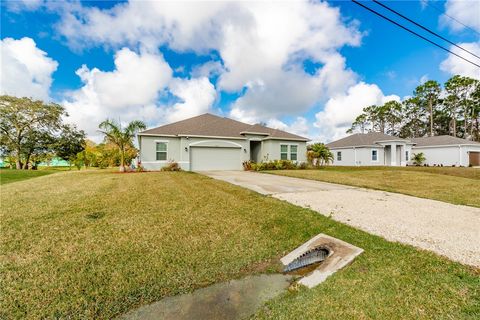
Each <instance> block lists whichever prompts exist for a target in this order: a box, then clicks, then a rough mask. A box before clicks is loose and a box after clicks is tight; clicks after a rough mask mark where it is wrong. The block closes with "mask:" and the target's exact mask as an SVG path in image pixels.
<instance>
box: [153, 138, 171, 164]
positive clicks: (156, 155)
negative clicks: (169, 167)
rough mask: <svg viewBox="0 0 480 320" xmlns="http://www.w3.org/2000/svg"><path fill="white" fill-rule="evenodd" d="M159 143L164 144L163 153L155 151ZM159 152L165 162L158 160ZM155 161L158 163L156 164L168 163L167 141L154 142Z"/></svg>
mask: <svg viewBox="0 0 480 320" xmlns="http://www.w3.org/2000/svg"><path fill="white" fill-rule="evenodd" d="M159 143H164V144H165V147H166V150H165V151H158V150H157V146H158V144H159ZM159 152H162V153H165V160H158V153H159ZM155 161H158V162H166V161H168V141H162V140H155Z"/></svg>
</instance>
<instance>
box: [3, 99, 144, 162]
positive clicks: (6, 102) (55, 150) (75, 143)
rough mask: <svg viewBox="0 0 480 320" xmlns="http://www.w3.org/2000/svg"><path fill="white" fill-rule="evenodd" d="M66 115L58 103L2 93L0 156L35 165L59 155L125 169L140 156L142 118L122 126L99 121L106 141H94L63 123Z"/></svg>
mask: <svg viewBox="0 0 480 320" xmlns="http://www.w3.org/2000/svg"><path fill="white" fill-rule="evenodd" d="M67 117H68V114H67V112H66V111H65V109H64V108H63V107H62V106H61V105H59V104H56V103H44V102H43V101H41V100H33V99H31V98H26V97H23V98H18V97H12V96H8V95H3V96H0V134H1V135H0V156H2V157H4V158H6V160H7V161H6V162H7V163H9V164H10V165H11V166H14V167H15V168H16V169H36V167H37V166H38V164H39V163H41V162H47V163H48V162H49V161H51V159H52V158H54V157H58V158H61V159H63V160H66V161H68V162H69V163H70V165H72V164H73V165H75V166H77V167H78V168H80V167H82V166H85V167H101V168H104V167H112V166H118V167H120V171H126V168H127V165H128V164H129V163H130V162H131V161H132V160H133V159H134V158H135V157H136V156H137V154H138V150H137V149H136V148H135V146H134V144H133V138H134V136H135V134H136V133H137V132H138V131H139V130H144V129H146V125H145V124H144V123H143V122H141V121H132V122H130V123H129V124H127V126H125V127H122V125H121V124H119V123H117V122H115V121H113V120H109V119H107V120H105V121H103V122H102V123H100V125H99V131H100V132H101V133H102V134H103V135H104V141H103V142H102V143H100V144H95V143H94V142H93V141H89V140H87V139H86V136H85V132H83V131H82V130H78V129H77V128H76V127H75V126H74V125H70V124H66V123H64V119H65V118H67Z"/></svg>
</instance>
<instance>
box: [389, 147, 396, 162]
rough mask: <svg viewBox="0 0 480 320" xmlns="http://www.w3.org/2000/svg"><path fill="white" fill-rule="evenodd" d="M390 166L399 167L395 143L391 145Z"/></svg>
mask: <svg viewBox="0 0 480 320" xmlns="http://www.w3.org/2000/svg"><path fill="white" fill-rule="evenodd" d="M390 165H391V166H396V165H397V145H396V144H395V143H392V144H391V145H390Z"/></svg>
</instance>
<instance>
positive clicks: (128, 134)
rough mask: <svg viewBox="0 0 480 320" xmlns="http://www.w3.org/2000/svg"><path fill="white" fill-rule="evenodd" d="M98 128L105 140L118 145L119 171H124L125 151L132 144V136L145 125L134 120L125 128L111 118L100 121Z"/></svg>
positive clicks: (144, 127) (143, 128)
mask: <svg viewBox="0 0 480 320" xmlns="http://www.w3.org/2000/svg"><path fill="white" fill-rule="evenodd" d="M99 128H100V129H101V130H100V132H102V133H103V134H104V135H105V139H106V140H107V142H111V143H113V144H115V145H116V146H117V147H118V150H119V151H120V172H124V171H125V152H126V150H127V148H128V147H130V146H132V145H133V138H134V137H135V135H136V134H137V132H138V131H140V130H145V129H146V128H147V126H146V125H145V123H143V122H142V121H138V120H134V121H132V122H130V123H129V124H128V125H127V126H126V127H125V128H122V126H121V124H119V123H117V122H115V121H113V120H109V119H107V120H105V121H103V122H102V123H100V125H99Z"/></svg>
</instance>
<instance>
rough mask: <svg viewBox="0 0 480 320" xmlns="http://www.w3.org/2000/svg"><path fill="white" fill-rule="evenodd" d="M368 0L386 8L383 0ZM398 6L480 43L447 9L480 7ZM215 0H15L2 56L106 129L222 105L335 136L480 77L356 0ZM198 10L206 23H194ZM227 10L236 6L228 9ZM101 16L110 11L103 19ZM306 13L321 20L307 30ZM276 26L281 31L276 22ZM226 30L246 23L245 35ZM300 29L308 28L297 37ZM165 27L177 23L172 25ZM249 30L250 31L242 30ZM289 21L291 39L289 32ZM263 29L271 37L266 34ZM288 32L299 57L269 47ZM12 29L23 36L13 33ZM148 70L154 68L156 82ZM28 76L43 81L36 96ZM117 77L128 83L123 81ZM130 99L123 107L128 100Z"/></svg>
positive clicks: (81, 118)
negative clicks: (195, 0) (108, 124)
mask: <svg viewBox="0 0 480 320" xmlns="http://www.w3.org/2000/svg"><path fill="white" fill-rule="evenodd" d="M364 3H365V4H367V5H368V6H370V7H372V8H375V9H377V10H378V11H381V12H382V13H385V12H386V11H385V10H384V9H382V8H381V7H379V6H378V5H376V4H374V3H372V2H364ZM384 3H385V4H387V5H389V6H390V7H392V8H394V9H396V10H398V11H400V12H401V13H403V14H405V15H407V16H408V17H410V18H411V19H414V20H416V21H418V22H421V23H422V24H423V25H425V26H427V27H429V28H431V29H432V30H434V31H436V32H439V33H441V34H442V35H444V36H445V37H447V38H449V39H450V40H452V41H454V42H457V43H466V44H468V45H469V46H470V47H469V48H471V50H479V34H478V33H477V32H476V31H474V30H471V29H468V28H465V27H464V26H462V25H460V24H458V23H457V22H455V21H453V20H452V19H449V18H448V17H445V16H443V13H445V11H447V12H448V13H450V15H456V18H457V19H458V20H459V21H462V22H464V23H465V24H469V25H470V26H471V27H472V28H473V29H476V28H477V29H476V30H478V28H479V25H480V22H478V21H475V16H473V18H472V14H471V11H472V9H475V8H476V7H475V6H477V7H478V6H479V5H478V2H473V1H449V3H447V2H444V1H430V2H423V3H422V2H420V1H389V2H384ZM211 4H212V3H204V4H203V6H202V5H201V4H200V5H198V8H195V10H192V11H191V12H190V13H188V14H189V15H190V16H188V14H186V15H185V14H183V13H178V12H177V10H178V11H181V10H182V9H183V8H187V7H188V6H190V5H191V3H178V4H177V7H178V8H176V7H171V6H170V7H167V8H164V7H163V6H162V5H159V6H158V7H160V8H159V9H158V13H157V12H155V14H157V15H158V16H155V15H154V14H153V13H152V11H153V10H152V8H153V7H155V8H156V7H157V6H156V5H154V6H153V7H152V8H147V7H148V6H149V3H148V2H143V3H142V2H140V3H133V4H131V3H126V2H123V3H117V2H114V1H103V2H88V1H82V2H68V3H63V4H62V3H59V2H53V3H52V2H44V1H33V2H30V3H27V4H23V3H22V2H18V1H16V2H13V3H12V2H2V10H1V30H2V32H1V37H2V42H3V43H2V46H3V47H5V48H6V49H5V50H9V51H4V49H3V48H2V55H4V56H6V55H8V54H9V55H11V57H8V59H13V60H14V62H15V63H14V64H13V67H11V66H10V65H9V66H8V67H7V66H6V64H7V62H8V61H10V60H7V59H4V60H3V62H2V74H3V76H2V78H3V79H2V83H3V85H2V91H3V92H4V93H9V94H15V95H29V93H31V94H30V95H32V96H34V97H38V98H43V99H49V100H54V101H57V102H60V103H62V104H64V105H66V107H67V110H68V111H69V113H70V114H71V115H72V118H71V121H72V122H74V123H75V124H77V126H79V127H80V128H81V129H84V130H86V131H87V132H88V133H89V134H90V135H91V136H92V137H93V136H94V135H95V130H94V129H95V125H96V124H95V123H94V122H95V121H97V122H100V121H101V120H102V118H104V117H114V118H117V117H118V118H119V119H120V120H121V121H128V120H131V119H133V118H136V117H137V118H141V119H143V120H145V121H147V122H148V124H149V125H150V126H155V125H159V124H162V123H165V122H169V121H175V120H179V119H182V118H185V117H188V116H191V115H195V114H197V113H203V112H213V113H218V114H222V115H225V116H230V117H233V118H237V119H239V120H243V121H247V122H257V121H264V122H267V124H268V125H270V126H275V127H278V128H281V129H285V130H291V131H294V132H296V133H300V134H303V135H308V136H309V137H311V138H314V139H318V140H331V139H333V138H337V137H339V136H341V135H343V134H344V131H345V128H346V127H347V126H348V125H349V122H350V121H351V120H352V119H353V118H354V117H355V116H356V114H358V112H359V111H360V110H361V108H362V107H364V106H365V105H364V104H372V103H381V102H384V101H386V100H389V99H401V98H403V97H405V96H407V95H409V94H411V93H412V91H413V90H414V88H415V86H416V85H418V84H419V83H421V81H425V80H426V79H435V80H438V81H440V82H444V81H445V80H447V79H448V78H449V77H450V76H452V74H454V73H459V72H460V73H463V74H464V75H469V76H474V77H475V76H476V77H478V73H477V71H478V69H477V70H475V69H472V68H470V67H469V66H468V65H465V63H463V61H461V60H459V59H458V58H452V57H449V55H448V54H447V53H446V52H444V51H442V50H440V49H438V48H436V47H434V46H433V45H431V44H429V43H426V42H425V41H423V40H421V39H418V38H416V37H414V36H413V35H411V34H409V33H407V32H405V31H403V30H401V29H399V28H398V27H397V26H394V25H392V24H390V23H389V22H387V21H385V20H382V19H380V18H379V17H377V16H375V15H373V14H372V13H370V12H368V11H366V10H365V9H363V8H361V7H359V6H357V5H356V4H354V3H352V2H350V1H328V3H323V4H322V3H320V2H318V1H317V2H311V3H306V4H302V5H294V6H293V7H292V8H293V9H292V8H289V9H288V10H290V11H291V12H294V13H292V14H291V15H290V14H289V11H288V10H278V14H277V12H274V13H269V11H271V10H267V9H268V8H269V7H268V6H271V8H274V7H276V6H279V5H278V4H276V3H270V4H265V5H264V6H263V7H261V8H253V9H252V8H250V4H249V3H241V5H238V11H239V12H241V13H242V14H235V15H233V14H231V12H232V9H231V8H230V7H227V8H226V9H225V8H222V7H221V6H220V5H219V3H216V4H217V5H218V6H219V8H215V9H211V8H210V7H212V6H211ZM472 6H473V7H472ZM313 8H314V9H315V10H318V11H312V9H313ZM469 8H470V9H469ZM297 9H298V13H297ZM479 9H480V8H479ZM142 10H145V12H143V11H142ZM222 10H226V11H222ZM147 11H148V14H147ZM274 11H275V10H274ZM310 11H312V12H310ZM473 11H475V10H473ZM197 12H198V16H200V18H199V19H200V20H201V21H200V22H198V23H197V24H195V23H193V22H190V21H189V20H195V19H191V18H194V17H195V16H196V15H197ZM223 12H228V13H227V14H226V15H227V18H225V14H224V13H223ZM285 12H286V13H285ZM141 14H147V16H146V17H145V21H142V19H139V20H140V21H131V20H129V19H134V20H135V17H138V16H139V15H141ZM230 14H231V15H232V16H229V15H230ZM250 14H251V15H252V16H253V17H254V18H251V17H250V16H249V15H250ZM282 15H285V16H282ZM389 16H392V15H391V14H389ZM72 17H74V18H75V19H72ZM98 17H101V19H98V20H95V19H96V18H98ZM290 18H291V20H290ZM477 18H478V20H480V17H478V16H477ZM107 19H110V20H107ZM149 19H150V20H151V21H149ZM156 19H158V30H156V28H157V26H156V24H155V22H156ZM162 19H165V20H166V21H167V22H162ZM182 19H184V20H182ZM253 19H257V20H256V23H255V22H251V20H253ZM268 19H271V22H270V20H268ZM472 19H473V20H472ZM169 20H172V21H174V23H169V22H168V21H169ZM303 20H304V21H303ZM397 20H398V19H397ZM297 21H301V22H302V23H303V22H304V24H305V25H306V26H307V27H308V28H307V29H305V28H303V27H301V26H300V27H297V26H296V23H297ZM162 23H163V24H162ZM109 24H111V29H109V26H108V25H109ZM276 24H278V26H279V30H278V32H276V30H275V28H270V27H269V26H275V25H276ZM212 25H213V27H212ZM225 25H232V28H233V29H234V31H231V30H230V29H228V28H224V27H225ZM257 25H258V26H257ZM284 25H285V29H282V28H283V27H284ZM290 26H291V28H292V29H293V30H296V31H292V35H290V31H289V30H290ZM162 28H164V29H166V30H168V31H166V32H163V31H159V30H160V29H162ZM169 28H171V29H169ZM242 28H247V31H246V32H245V33H242V32H241V30H242ZM297 28H298V29H297ZM302 28H303V29H302ZM309 28H310V29H311V28H316V29H315V30H313V31H312V30H309ZM340 28H341V29H340ZM197 29H198V30H197ZM237 29H238V30H237ZM143 30H145V31H143ZM218 30H221V31H218ZM239 30H240V31H239ZM282 30H283V32H284V33H286V34H285V38H286V39H288V40H285V41H283V39H282V34H281V32H282ZM332 30H335V32H332ZM337 30H339V31H338V35H337V34H336V32H337ZM415 30H418V29H415ZM117 31H118V32H117ZM203 31H204V33H202V32H203ZM217 32H218V34H217ZM250 32H251V33H250ZM130 33H131V34H130ZM322 33H325V34H322ZM257 34H261V36H258V39H257V38H256V37H257ZM263 36H265V37H263ZM25 37H27V38H30V39H31V40H33V43H31V42H29V44H28V45H27V43H26V42H24V43H23V44H24V45H25V46H20V47H16V46H15V41H20V40H21V39H24V38H25ZM252 37H253V38H252ZM277 37H278V40H275V41H272V45H271V46H275V45H278V46H279V47H278V56H285V57H284V58H283V60H282V59H280V58H279V59H278V61H276V60H277V56H276V55H275V54H276V51H275V48H272V47H271V46H268V45H266V46H265V48H263V47H262V45H263V44H264V43H265V41H264V40H265V39H267V42H268V39H270V38H275V39H277ZM316 37H318V39H317V38H316ZM7 38H11V39H9V41H8V42H7V41H6V39H7ZM250 39H253V40H251V41H253V44H250V43H249V41H250ZM299 39H301V41H299ZM312 39H313V40H312ZM4 40H5V41H4ZM255 41H258V42H255ZM262 41H263V42H262ZM288 41H290V42H288ZM310 42H311V43H310ZM337 42H338V43H337ZM438 42H439V43H442V45H444V46H445V47H450V46H449V45H448V44H446V43H444V42H442V41H440V40H438ZM292 47H295V48H297V47H298V49H297V50H293V49H290V48H292ZM257 48H260V49H258V51H257ZM15 50H22V52H24V54H25V55H27V54H26V53H25V52H26V51H28V50H31V51H32V52H31V56H30V58H29V57H28V56H27V57H23V58H22V57H20V56H21V55H18V52H17V51H15ZM269 50H271V52H270V51H269ZM239 51H241V52H239ZM4 52H7V53H4ZM42 52H43V53H42ZM15 53H17V54H15ZM22 55H23V54H22ZM119 56H121V57H123V58H122V59H119V60H121V61H123V63H124V64H125V65H126V66H128V65H136V66H137V67H135V68H131V69H132V70H131V69H129V68H128V67H120V66H119V63H117V64H116V63H115V59H116V57H117V58H118V57H119ZM18 57H20V58H18ZM34 57H37V58H38V59H44V60H45V61H43V62H44V67H42V70H40V71H38V70H36V69H40V67H38V65H42V66H43V64H41V63H39V62H38V61H39V60H35V59H34ZM22 59H23V60H22ZM262 59H263V61H262ZM17 60H18V61H17ZM447 60H448V61H447ZM133 61H136V62H133ZM272 61H274V62H272ZM477 62H478V60H477ZM29 63H30V64H32V65H37V67H36V68H35V67H32V66H30V65H29ZM135 63H138V64H135ZM17 65H18V68H17V67H16V66H17ZM82 66H84V67H83V69H82ZM142 66H144V67H145V69H142ZM15 68H17V69H15ZM97 69H98V70H97ZM32 70H33V71H32ZM78 70H82V71H81V72H80V73H82V74H83V78H82V77H80V76H79V71H78ZM95 70H97V71H98V72H97V71H95ZM135 70H139V71H138V72H140V70H144V71H143V72H144V73H145V74H149V77H152V78H148V77H147V76H145V77H142V74H136V73H135V72H136V71H135ZM148 70H158V72H160V70H163V71H164V73H165V75H162V76H157V75H156V74H155V71H152V74H151V75H150V72H148ZM8 72H12V73H15V75H18V74H22V72H23V73H28V74H25V76H24V77H23V76H22V77H21V78H20V80H17V81H16V82H15V83H9V82H8V80H6V79H5V78H4V77H6V74H8ZM35 72H36V73H35ZM321 73H322V74H321ZM39 79H40V80H39ZM28 81H31V85H32V86H35V89H32V90H30V91H28V87H29V84H28V83H27V82H28ZM129 81H131V83H129ZM117 84H119V86H118V87H119V88H120V89H118V90H111V88H110V87H111V86H114V85H117ZM39 86H42V88H39ZM122 86H124V88H125V89H124V90H121V88H122ZM149 87H151V88H149ZM37 89H38V90H37ZM130 89H131V90H132V92H131V93H130V94H128V95H127V91H128V90H130ZM35 90H37V91H38V93H36V92H37V91H35ZM102 90H103V91H102ZM303 91H305V92H303ZM122 94H126V96H125V97H121V95H122ZM132 96H135V97H138V99H136V98H132ZM120 98H122V99H121V100H120V101H121V102H120V103H118V102H116V101H117V100H116V99H120ZM125 101H126V102H125Z"/></svg>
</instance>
